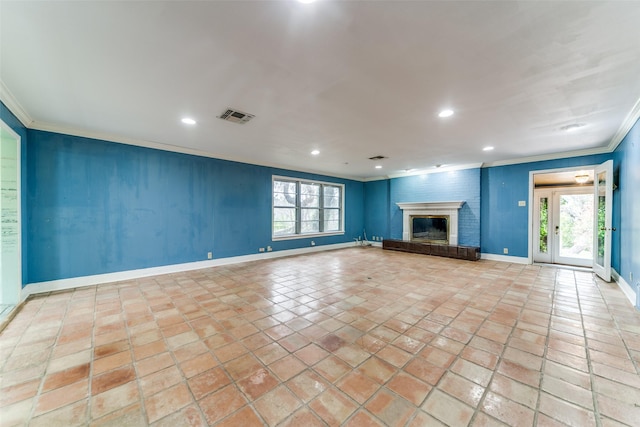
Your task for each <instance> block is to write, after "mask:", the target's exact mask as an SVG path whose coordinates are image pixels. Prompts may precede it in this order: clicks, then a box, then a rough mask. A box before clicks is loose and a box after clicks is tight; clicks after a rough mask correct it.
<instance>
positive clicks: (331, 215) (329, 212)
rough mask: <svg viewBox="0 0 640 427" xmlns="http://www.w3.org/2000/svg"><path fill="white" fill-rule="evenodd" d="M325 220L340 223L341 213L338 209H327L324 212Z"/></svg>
mask: <svg viewBox="0 0 640 427" xmlns="http://www.w3.org/2000/svg"><path fill="white" fill-rule="evenodd" d="M324 219H325V220H326V221H339V220H340V211H339V210H338V209H325V210H324Z"/></svg>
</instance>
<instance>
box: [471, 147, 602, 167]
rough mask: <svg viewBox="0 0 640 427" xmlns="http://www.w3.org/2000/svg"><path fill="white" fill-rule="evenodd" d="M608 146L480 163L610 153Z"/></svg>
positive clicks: (529, 161) (545, 159)
mask: <svg viewBox="0 0 640 427" xmlns="http://www.w3.org/2000/svg"><path fill="white" fill-rule="evenodd" d="M610 152H611V151H610V150H609V148H608V147H598V148H586V149H584V150H574V151H564V152H562V153H552V154H542V155H540V156H530V157H520V158H518V159H510V160H498V161H496V162H487V163H484V164H483V165H482V167H483V168H491V167H495V166H509V165H517V164H521V163H533V162H544V161H547V160H558V159H566V158H569V157H581V156H591V155H594V154H606V153H610Z"/></svg>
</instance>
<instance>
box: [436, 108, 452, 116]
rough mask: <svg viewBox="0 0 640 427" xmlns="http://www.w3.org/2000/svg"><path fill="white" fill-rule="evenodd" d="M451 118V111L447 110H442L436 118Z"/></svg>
mask: <svg viewBox="0 0 640 427" xmlns="http://www.w3.org/2000/svg"><path fill="white" fill-rule="evenodd" d="M451 116H453V110H448V109H447V110H442V111H440V112H439V113H438V117H442V118H445V117H451Z"/></svg>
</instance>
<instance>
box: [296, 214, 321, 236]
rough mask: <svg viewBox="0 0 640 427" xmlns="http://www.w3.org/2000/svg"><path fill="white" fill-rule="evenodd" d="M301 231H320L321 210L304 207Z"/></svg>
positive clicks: (301, 216) (301, 215)
mask: <svg viewBox="0 0 640 427" xmlns="http://www.w3.org/2000/svg"><path fill="white" fill-rule="evenodd" d="M300 219H301V221H302V222H301V223H300V231H301V232H302V233H313V232H318V231H320V221H319V219H320V210H319V209H302V210H301V211H300Z"/></svg>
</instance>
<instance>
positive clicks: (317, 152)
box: [311, 150, 320, 156]
mask: <svg viewBox="0 0 640 427" xmlns="http://www.w3.org/2000/svg"><path fill="white" fill-rule="evenodd" d="M311 154H313V155H314V156H317V155H318V154H320V150H313V151H312V152H311Z"/></svg>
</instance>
